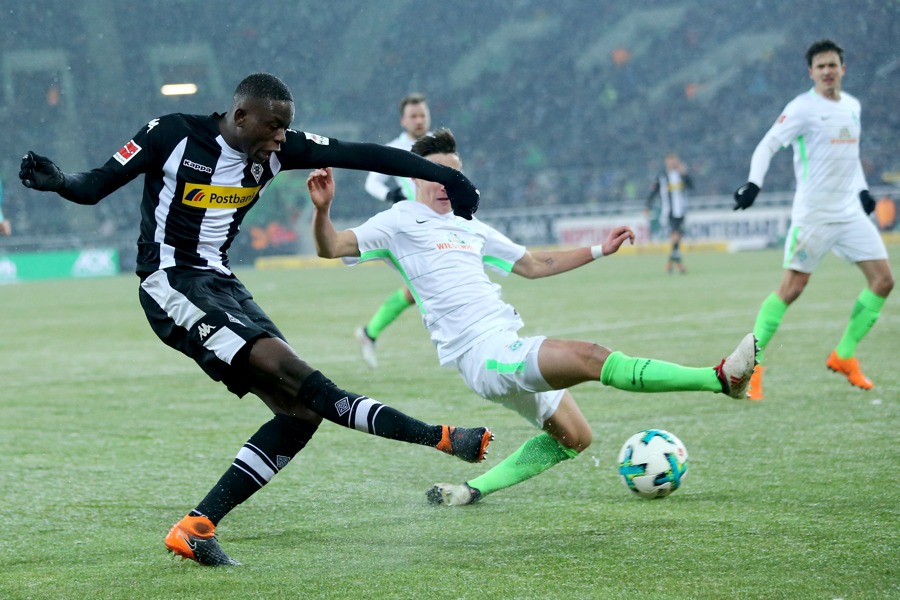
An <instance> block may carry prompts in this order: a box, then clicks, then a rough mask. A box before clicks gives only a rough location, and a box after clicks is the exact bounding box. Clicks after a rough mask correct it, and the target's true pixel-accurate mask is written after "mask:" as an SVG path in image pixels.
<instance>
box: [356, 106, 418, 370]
mask: <svg viewBox="0 0 900 600" xmlns="http://www.w3.org/2000/svg"><path fill="white" fill-rule="evenodd" d="M400 126H401V127H403V132H402V133H401V134H400V135H398V136H397V137H396V138H394V139H393V140H391V141H390V142H388V144H387V145H388V146H391V147H393V148H400V149H401V150H409V149H410V148H412V145H413V143H414V142H415V141H416V140H417V139H419V138H420V137H422V136H423V135H425V134H426V133H428V130H429V129H430V128H431V113H430V112H429V110H428V103H427V102H426V100H425V96H424V95H423V94H418V93H415V94H408V95H406V96H404V97H403V98H401V99H400ZM366 191H367V192H369V194H370V195H372V196H373V197H375V198H377V199H378V200H382V201H384V202H388V203H391V204H394V203H396V202H400V201H401V200H406V199H409V198H414V197H415V195H416V186H415V185H414V184H413V181H412V179H410V178H409V177H392V176H390V175H385V174H383V173H376V172H374V171H372V172H370V173H369V175H368V177H366ZM415 303H416V301H415V300H414V299H413V297H412V294H410V293H409V289H407V288H406V287H402V288H400V289H399V290H397V291H395V292H394V293H392V294H391V295H390V296H388V297H387V299H386V300H385V301H384V302H383V303H382V304H381V306H380V307H378V310H376V311H375V314H373V315H372V317H371V318H370V319H369V322H368V323H367V324H366V325H365V326H364V327H359V328H358V329H357V330H356V331H355V332H354V335H355V336H356V341H358V342H359V347H360V351H361V352H362V356H363V360H364V361H366V364H367V365H368V366H369V368H370V369H374V368H375V367H377V366H378V358H377V357H376V355H375V341H376V340H377V339H378V336H380V335H381V332H382V331H384V330H385V329H386V328H387V326H388V325H390V324H391V323H393V322H394V321H395V320H396V319H397V317H399V316H400V315H401V314H402V313H403V311H405V310H406V309H407V308H409V307H410V306H412V305H413V304H415Z"/></svg>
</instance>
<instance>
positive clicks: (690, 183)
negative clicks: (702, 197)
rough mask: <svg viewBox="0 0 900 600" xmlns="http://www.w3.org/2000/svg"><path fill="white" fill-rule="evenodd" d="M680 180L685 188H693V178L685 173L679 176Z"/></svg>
mask: <svg viewBox="0 0 900 600" xmlns="http://www.w3.org/2000/svg"><path fill="white" fill-rule="evenodd" d="M681 180H682V181H683V182H684V188H685V189H686V190H692V189H694V180H693V179H691V176H690V175H688V174H687V173H685V174H684V175H682V176H681Z"/></svg>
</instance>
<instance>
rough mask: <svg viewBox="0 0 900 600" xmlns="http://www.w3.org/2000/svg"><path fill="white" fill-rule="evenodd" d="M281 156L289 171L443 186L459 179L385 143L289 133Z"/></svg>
mask: <svg viewBox="0 0 900 600" xmlns="http://www.w3.org/2000/svg"><path fill="white" fill-rule="evenodd" d="M289 134H292V135H289V137H288V140H287V141H286V142H285V144H284V145H283V148H282V151H281V152H279V154H278V156H279V158H280V159H281V160H282V164H283V165H284V168H286V169H318V168H324V167H335V168H339V169H354V170H357V171H375V172H376V173H383V174H385V175H391V176H394V177H415V178H417V179H424V180H426V181H434V182H437V183H441V184H444V185H447V184H450V183H452V182H453V181H454V180H455V179H456V177H457V175H456V174H457V171H456V169H451V168H450V167H445V166H443V165H439V164H437V163H434V162H432V161H430V160H426V159H424V158H422V157H421V156H418V155H416V154H413V153H412V152H409V151H408V150H400V149H398V148H392V147H390V146H384V145H382V144H371V143H365V142H341V141H339V140H336V139H334V138H324V137H322V136H318V135H313V134H308V133H303V132H294V131H291V132H289Z"/></svg>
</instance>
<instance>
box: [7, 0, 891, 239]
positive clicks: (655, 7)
mask: <svg viewBox="0 0 900 600" xmlns="http://www.w3.org/2000/svg"><path fill="white" fill-rule="evenodd" d="M214 5H215V8H214V9H213V8H211V7H210V6H209V4H208V3H200V2H181V1H177V0H160V1H159V2H156V3H154V4H153V7H152V8H151V7H148V6H147V5H146V4H144V3H139V2H134V1H126V2H118V3H112V2H108V1H100V2H93V3H84V4H79V3H69V2H63V1H62V0H45V1H42V2H35V3H25V4H18V5H16V6H15V7H14V8H12V9H11V10H10V11H9V15H8V16H9V17H11V18H8V19H7V20H6V22H7V29H8V31H9V34H8V35H7V36H4V38H3V39H2V40H0V51H2V52H3V54H4V57H8V56H11V55H12V53H13V52H19V53H21V52H23V51H24V52H25V53H26V54H27V52H29V51H34V52H42V51H46V50H54V51H61V52H62V53H63V55H64V57H65V58H64V64H63V65H62V66H61V67H60V68H59V69H56V68H46V69H38V68H34V69H30V68H29V67H28V65H29V64H36V62H35V61H31V62H29V61H30V60H31V59H26V60H24V61H22V60H19V59H18V58H17V60H16V64H18V65H20V66H18V67H16V68H15V69H12V68H11V67H10V64H12V63H13V61H12V60H4V69H5V70H6V72H5V73H4V77H6V80H7V82H8V83H7V86H6V88H5V97H4V100H5V101H4V102H3V104H2V107H0V127H2V130H3V131H4V132H5V135H4V140H3V141H2V145H3V153H2V156H0V177H2V178H3V180H4V181H6V182H7V185H6V186H5V197H4V211H5V213H6V215H7V217H8V218H9V219H11V220H12V221H13V222H14V226H15V233H16V235H17V236H29V235H31V236H47V235H59V236H76V237H77V236H79V235H83V234H84V233H85V232H86V231H87V232H90V233H91V235H92V236H94V238H95V239H96V238H100V239H103V238H104V237H108V238H110V239H112V238H115V237H116V236H121V234H122V232H123V231H126V232H127V231H131V230H132V227H133V224H134V223H135V222H136V221H137V219H138V215H137V205H138V197H139V194H137V193H136V192H135V191H134V190H131V189H130V186H129V187H127V188H126V189H125V190H122V191H119V192H117V193H116V194H115V198H111V199H109V200H107V201H105V202H104V203H103V205H102V206H101V207H100V210H99V211H91V213H90V214H88V213H87V212H85V211H78V207H65V209H64V210H62V209H59V206H57V205H56V204H53V203H51V202H48V201H47V200H41V201H38V200H36V199H35V198H26V194H25V192H24V190H22V189H21V188H20V186H17V185H11V183H10V182H12V181H14V180H15V179H16V169H17V165H18V161H19V158H20V157H21V155H22V153H23V152H24V151H26V150H29V149H31V148H32V147H41V148H52V149H55V150H56V153H55V155H54V156H53V158H55V159H56V160H57V162H59V163H60V164H61V165H62V166H63V167H64V168H67V169H71V170H77V169H79V168H82V167H84V166H86V165H88V164H95V163H97V162H98V160H99V159H101V158H102V157H104V156H105V155H110V154H112V152H114V151H115V150H116V149H117V148H118V147H120V146H121V145H122V144H123V143H124V142H126V141H128V139H129V138H130V137H131V136H132V135H133V134H134V132H135V131H137V129H138V128H139V127H140V126H141V125H142V120H143V119H145V117H146V115H147V114H163V113H167V112H173V111H176V110H177V111H182V112H191V113H210V112H212V111H222V110H224V109H225V108H226V107H224V106H220V105H219V104H217V101H218V99H219V98H221V97H222V92H223V91H227V90H230V89H232V88H233V86H234V85H235V83H236V82H237V81H239V80H240V79H241V78H242V77H243V76H244V75H246V74H247V73H250V72H254V71H268V72H272V73H275V74H277V75H279V76H280V77H282V78H283V79H284V80H285V81H286V82H287V83H288V84H289V85H290V86H291V87H292V88H293V89H294V90H295V94H296V101H297V114H296V117H295V121H294V126H295V127H296V128H298V129H305V130H310V131H313V132H315V133H320V134H323V135H331V136H334V137H338V138H344V139H354V140H359V141H376V142H386V141H387V140H389V139H391V138H392V137H394V136H395V135H396V129H397V121H396V118H392V117H391V115H392V114H393V110H394V105H395V103H396V99H397V98H399V97H400V96H401V95H403V94H405V93H407V92H411V91H421V92H424V93H426V94H427V95H428V98H429V102H430V105H431V110H432V120H433V125H434V126H435V127H450V128H451V129H452V130H453V132H454V134H455V135H456V137H457V138H458V139H459V140H460V141H461V143H462V144H464V146H465V147H466V148H467V149H470V150H469V151H468V153H467V161H466V165H465V167H466V171H467V173H468V175H469V176H470V177H471V178H472V180H473V181H474V182H475V183H476V184H477V185H479V187H481V188H482V190H484V192H485V199H486V201H485V204H484V206H485V208H487V207H491V208H503V207H520V206H531V205H548V204H598V203H631V204H630V205H629V206H632V207H634V208H635V209H639V208H640V206H642V202H643V198H644V197H645V196H646V194H647V190H648V186H649V185H650V184H651V183H652V181H653V176H654V173H655V172H656V171H657V170H658V169H659V167H660V166H661V157H662V156H663V155H664V154H665V153H666V152H667V151H677V152H678V153H679V154H680V155H681V156H682V158H683V159H684V161H685V162H686V163H687V164H688V166H689V168H690V170H691V172H692V173H693V175H694V178H695V186H696V189H695V192H694V193H695V194H696V195H716V194H729V193H730V192H731V191H733V189H734V187H735V186H736V184H738V183H740V182H741V181H743V180H744V178H745V177H746V157H747V155H748V152H750V151H752V148H753V146H754V144H755V143H756V140H758V138H759V137H760V136H761V135H762V133H764V132H765V131H766V130H767V129H768V127H769V126H770V125H771V123H772V122H773V121H774V119H775V118H776V117H777V116H778V111H779V110H780V109H781V108H782V106H783V102H784V98H787V97H791V96H793V95H795V94H796V93H799V92H800V91H802V90H803V89H806V88H809V87H811V83H810V81H809V80H808V79H806V78H804V77H803V76H802V75H803V72H804V71H803V66H804V65H803V62H802V61H803V50H804V49H805V48H806V46H807V45H808V44H809V43H810V42H811V41H812V40H814V39H817V38H820V37H826V36H827V37H831V38H833V39H836V40H838V41H839V42H840V43H841V44H842V45H843V46H844V48H845V49H846V63H847V79H846V85H845V87H846V89H847V90H848V91H850V92H851V93H852V94H854V95H855V96H857V97H858V98H859V99H860V100H861V101H862V104H863V107H864V113H863V122H864V134H863V138H864V139H863V142H862V155H863V158H864V165H865V168H866V171H867V176H868V178H869V182H870V185H873V186H875V185H881V184H883V177H882V175H883V174H884V173H888V172H896V171H898V170H900V164H898V163H900V160H898V157H897V155H896V145H895V144H892V141H893V140H894V139H896V137H897V134H898V133H900V115H898V113H897V111H896V110H895V109H894V108H893V107H894V102H893V97H894V92H895V90H896V89H897V87H898V83H900V64H897V62H896V57H895V53H894V50H893V48H892V44H891V43H890V41H891V40H895V39H898V37H900V31H898V30H900V18H898V16H900V7H898V5H897V3H891V2H883V1H878V0H861V1H860V2H853V3H848V2H840V1H837V0H823V2H821V3H819V4H818V5H817V6H818V7H817V9H816V13H817V14H816V17H815V18H813V16H811V15H809V14H807V13H805V12H804V11H796V10H795V9H794V8H793V7H792V5H791V4H790V3H771V2H762V1H761V0H755V1H753V2H745V3H725V4H722V5H721V6H718V7H717V9H716V11H710V10H708V8H706V7H705V5H704V3H702V2H699V1H692V0H684V1H680V2H663V1H651V2H642V3H640V4H639V5H636V4H633V3H621V2H614V1H612V0H599V1H597V2H591V3H586V2H576V1H572V2H559V3H555V4H554V5H553V8H552V9H550V8H549V7H548V5H547V4H546V3H545V2H542V1H540V0H519V1H518V2H515V3H506V2H474V1H473V2H468V1H467V2H462V3H460V2H452V3H448V2H437V1H432V0H426V1H419V2H415V3H413V2H412V1H411V0H393V1H392V2H389V3H383V4H382V3H379V4H378V6H376V5H374V4H372V3H369V2H367V1H366V0H343V1H342V2H341V3H339V5H337V4H335V5H329V7H328V8H327V9H323V8H322V7H321V6H314V5H312V4H300V5H297V6H292V7H291V8H290V9H284V8H280V9H279V10H274V9H272V8H271V7H268V6H257V7H254V8H249V7H247V6H246V5H242V4H239V3H230V2H221V3H214ZM473 14H477V18H473ZM148 23H149V24H152V26H151V27H148ZM736 23H742V24H745V26H742V27H739V28H737V29H736V28H735V24H736ZM198 33H202V34H201V35H198ZM185 40H202V43H201V44H200V46H201V47H203V48H208V49H209V50H210V54H209V55H210V56H213V57H214V59H212V60H205V61H204V60H200V59H195V61H194V62H190V61H187V62H185V63H184V64H181V65H179V64H177V60H174V59H171V58H170V59H169V61H168V62H166V59H162V60H161V59H159V58H158V57H159V56H169V57H172V56H178V54H179V48H188V47H189V46H187V45H184V41H185ZM160 47H168V48H169V53H168V54H165V53H160V50H159V49H160ZM196 47H197V44H193V45H192V46H190V48H194V49H196ZM16 56H17V57H20V56H22V54H18V55H16ZM153 57H157V58H153ZM154 61H155V62H154ZM185 74H190V75H196V76H197V77H198V78H199V82H200V92H199V93H198V94H196V95H194V96H189V97H174V98H173V97H163V96H161V95H160V94H159V84H160V81H161V79H163V78H166V77H178V76H184V75H185ZM67 81H68V82H71V83H66V82H67ZM217 87H218V88H220V89H216V88H217ZM88 132H90V133H88ZM48 136H52V137H53V139H47V138H48ZM341 177H342V178H343V183H342V189H343V190H344V191H345V196H344V197H343V198H342V202H341V203H336V205H335V208H334V214H335V218H338V219H340V218H354V219H357V218H359V217H363V216H367V215H369V214H371V212H372V210H373V203H372V200H371V198H369V197H368V196H367V195H366V193H365V192H364V190H363V185H362V180H361V179H359V177H358V176H357V175H356V174H347V175H344V174H342V175H341ZM792 185H793V179H792V169H791V165H790V161H789V160H778V161H774V162H773V165H772V169H771V171H770V173H769V178H768V180H767V190H768V191H775V190H788V189H791V187H792ZM298 201H299V202H305V201H306V199H305V198H303V197H301V198H299V199H298ZM57 209H59V210H57ZM251 214H252V213H251ZM292 215H293V216H292V217H291V218H292V219H296V214H293V213H292ZM286 220H287V219H286ZM260 225H264V224H260Z"/></svg>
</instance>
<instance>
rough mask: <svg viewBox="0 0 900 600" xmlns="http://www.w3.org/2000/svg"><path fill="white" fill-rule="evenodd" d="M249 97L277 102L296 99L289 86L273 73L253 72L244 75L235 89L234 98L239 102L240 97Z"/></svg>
mask: <svg viewBox="0 0 900 600" xmlns="http://www.w3.org/2000/svg"><path fill="white" fill-rule="evenodd" d="M248 98H254V99H258V100H274V101H276V102H293V101H294V96H293V95H291V90H290V89H289V88H288V86H287V85H285V83H284V82H283V81H282V80H280V79H278V78H277V77H275V76H274V75H272V74H271V73H253V74H251V75H247V76H246V77H244V79H243V80H242V81H241V82H240V83H239V84H238V86H237V88H235V90H234V100H235V102H237V101H238V100H239V99H248Z"/></svg>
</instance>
